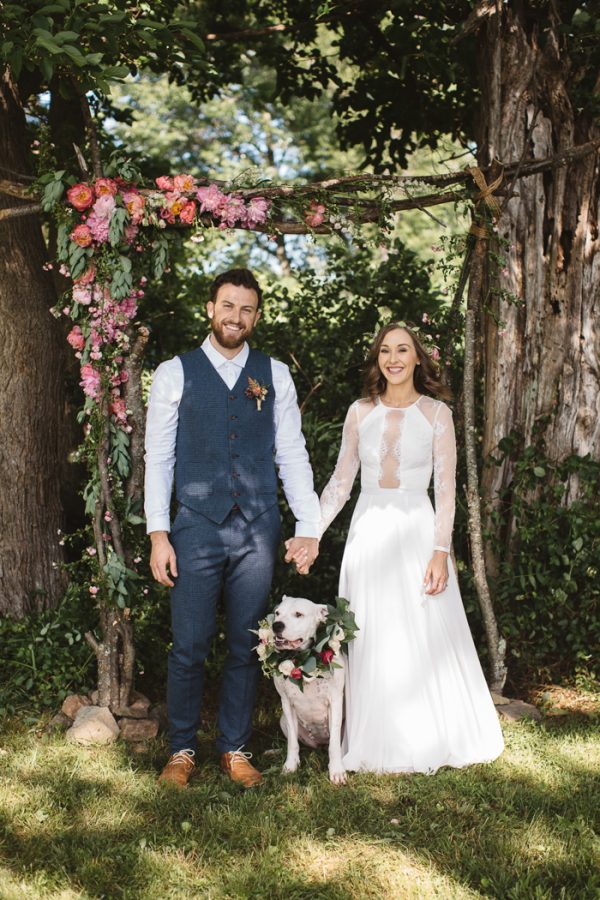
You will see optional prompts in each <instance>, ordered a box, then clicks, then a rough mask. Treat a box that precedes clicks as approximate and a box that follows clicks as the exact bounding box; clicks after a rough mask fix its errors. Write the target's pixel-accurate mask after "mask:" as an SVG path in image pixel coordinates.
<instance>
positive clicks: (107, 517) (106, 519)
mask: <svg viewBox="0 0 600 900" xmlns="http://www.w3.org/2000/svg"><path fill="white" fill-rule="evenodd" d="M104 521H105V522H112V516H111V514H110V513H109V511H108V510H106V512H105V513H104Z"/></svg>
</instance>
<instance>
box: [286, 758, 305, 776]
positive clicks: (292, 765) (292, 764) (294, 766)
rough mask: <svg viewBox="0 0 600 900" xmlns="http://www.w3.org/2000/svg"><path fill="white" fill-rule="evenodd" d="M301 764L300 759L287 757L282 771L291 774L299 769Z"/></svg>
mask: <svg viewBox="0 0 600 900" xmlns="http://www.w3.org/2000/svg"><path fill="white" fill-rule="evenodd" d="M299 765H300V760H299V759H286V761H285V763H284V766H283V768H282V770H281V771H282V772H283V774H284V775H291V774H292V773H293V772H297V771H298V766H299Z"/></svg>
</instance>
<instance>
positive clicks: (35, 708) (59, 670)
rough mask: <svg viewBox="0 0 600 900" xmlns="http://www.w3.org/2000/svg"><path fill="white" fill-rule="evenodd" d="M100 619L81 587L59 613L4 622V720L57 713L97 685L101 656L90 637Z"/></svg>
mask: <svg viewBox="0 0 600 900" xmlns="http://www.w3.org/2000/svg"><path fill="white" fill-rule="evenodd" d="M95 620H96V613H95V610H93V609H92V608H91V607H90V604H89V603H88V602H87V598H86V596H85V593H84V592H83V590H82V589H81V588H80V586H79V585H77V584H71V586H70V587H69V589H68V591H67V592H66V594H65V596H64V598H63V599H62V601H61V603H60V604H59V606H58V607H57V608H56V609H54V610H51V611H46V612H43V613H41V614H39V615H33V616H29V617H28V618H26V619H22V620H20V621H15V620H13V619H10V618H0V647H1V648H2V649H1V650H0V657H1V662H2V665H1V666H0V671H1V673H2V674H1V676H0V717H2V716H11V715H14V714H15V713H16V712H18V711H20V710H22V709H27V711H28V712H29V713H35V712H39V711H41V710H44V709H56V707H57V706H59V705H60V704H61V703H62V701H63V700H64V698H65V697H66V695H67V694H69V693H72V692H74V691H78V692H81V691H82V690H88V689H90V688H92V687H93V686H94V671H95V657H94V654H93V653H92V651H91V649H90V647H89V646H88V644H87V643H86V641H85V639H84V633H85V632H86V631H88V630H89V629H90V628H92V627H93V625H94V624H95Z"/></svg>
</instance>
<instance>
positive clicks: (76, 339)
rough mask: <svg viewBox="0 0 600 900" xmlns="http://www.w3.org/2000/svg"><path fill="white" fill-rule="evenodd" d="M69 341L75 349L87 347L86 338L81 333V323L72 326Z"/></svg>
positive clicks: (68, 336)
mask: <svg viewBox="0 0 600 900" xmlns="http://www.w3.org/2000/svg"><path fill="white" fill-rule="evenodd" d="M67 341H68V342H69V344H70V345H71V347H72V348H73V350H83V348H84V347H85V338H84V336H83V334H82V333H81V328H80V327H79V325H74V326H73V328H71V330H70V332H69V333H68V335H67Z"/></svg>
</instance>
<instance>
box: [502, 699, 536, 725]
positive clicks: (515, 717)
mask: <svg viewBox="0 0 600 900" xmlns="http://www.w3.org/2000/svg"><path fill="white" fill-rule="evenodd" d="M498 712H499V713H500V715H501V716H502V717H503V718H505V719H508V720H509V722H518V721H519V719H534V720H535V721H536V722H539V721H540V720H541V718H542V714H541V712H540V711H539V709H538V708H537V707H536V706H533V704H531V703H525V701H524V700H511V701H510V703H507V704H506V705H505V706H501V707H500V708H499V709H498Z"/></svg>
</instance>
